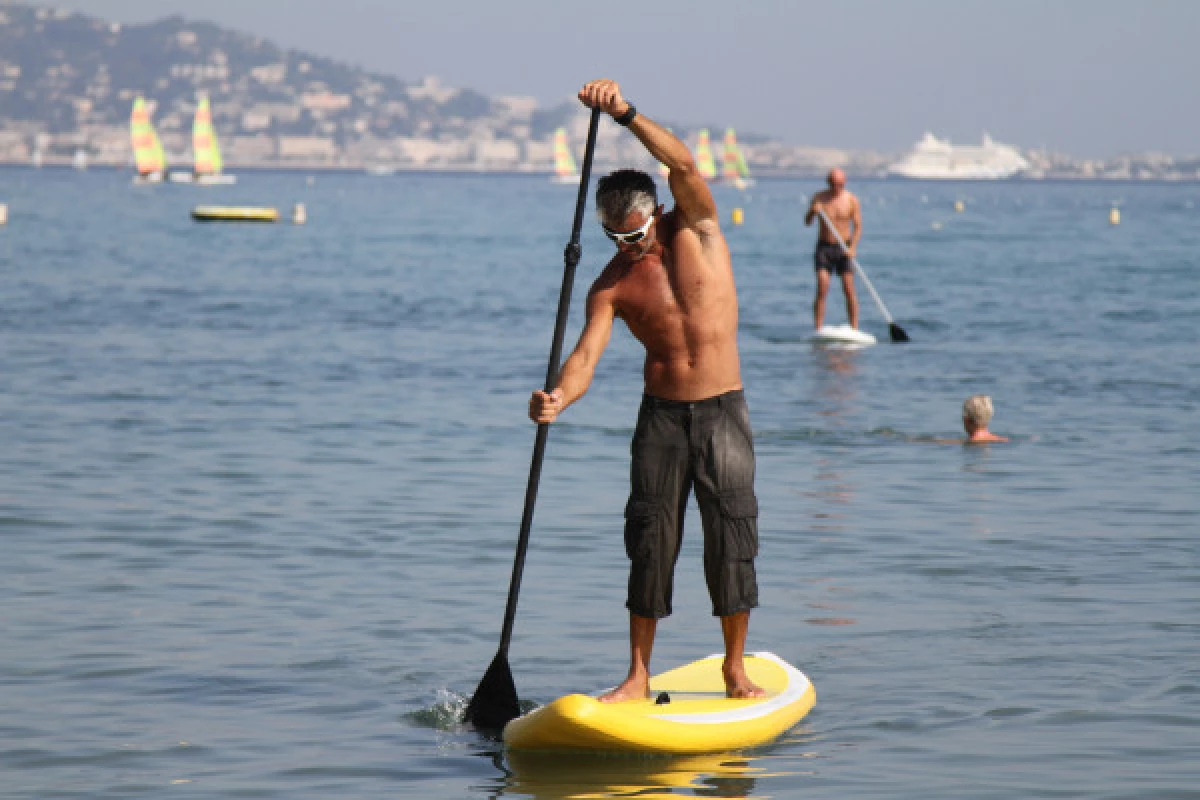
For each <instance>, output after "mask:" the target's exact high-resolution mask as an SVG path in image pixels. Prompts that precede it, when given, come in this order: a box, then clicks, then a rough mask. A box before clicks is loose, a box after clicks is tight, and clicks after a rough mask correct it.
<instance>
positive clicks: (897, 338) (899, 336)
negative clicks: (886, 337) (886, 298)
mask: <svg viewBox="0 0 1200 800" xmlns="http://www.w3.org/2000/svg"><path fill="white" fill-rule="evenodd" d="M817 213H818V214H820V215H821V219H823V220H825V225H826V227H828V228H829V230H831V231H833V235H834V236H836V237H837V240H838V244H840V245H841V246H842V250H843V251H844V252H845V253H846V255H847V256H849V258H850V263H851V264H853V265H854V268H855V269H856V270H858V274H859V275H861V276H862V279H863V283H865V284H866V285H867V288H868V289H870V290H871V297H874V298H875V305H877V306H879V310H880V311H882V312H883V318H884V319H886V320H887V324H888V333H890V334H891V335H892V341H893V342H907V341H909V338H908V334H907V333H905V332H904V328H901V327H900V326H899V325H897V324H896V323H895V322H894V321H893V320H892V315H891V314H889V313H888V310H887V306H885V305H884V304H883V300H881V299H880V298H879V293H878V292H876V291H875V287H874V286H872V285H871V279H870V278H868V277H867V271H866V270H865V269H863V268H862V264H859V263H858V259H857V258H855V257H854V256H852V255H850V248H849V247H847V246H846V240H845V239H843V238H842V234H841V233H839V232H838V229H837V228H835V227H833V223H832V222H830V221H829V217H827V216H825V212H824V211H821V210H819V209H818V210H817Z"/></svg>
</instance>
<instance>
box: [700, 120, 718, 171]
mask: <svg viewBox="0 0 1200 800" xmlns="http://www.w3.org/2000/svg"><path fill="white" fill-rule="evenodd" d="M696 168H697V169H698V170H699V171H700V175H701V177H703V178H704V179H705V180H712V179H713V178H715V177H717V164H716V162H715V161H713V154H712V143H711V142H710V141H709V137H708V128H705V129H704V130H702V131H700V136H699V138H698V139H697V140H696Z"/></svg>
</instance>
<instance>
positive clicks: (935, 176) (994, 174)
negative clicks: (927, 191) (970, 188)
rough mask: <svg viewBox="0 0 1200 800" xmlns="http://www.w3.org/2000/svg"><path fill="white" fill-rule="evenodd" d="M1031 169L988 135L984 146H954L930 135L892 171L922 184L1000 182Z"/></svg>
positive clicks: (1017, 155)
mask: <svg viewBox="0 0 1200 800" xmlns="http://www.w3.org/2000/svg"><path fill="white" fill-rule="evenodd" d="M1027 169H1029V162H1028V161H1026V160H1025V158H1024V157H1023V156H1022V155H1021V153H1020V152H1019V151H1018V150H1017V148H1015V147H1012V146H1011V145H1007V144H999V143H997V142H993V141H992V138H991V137H990V136H988V135H987V134H986V133H985V134H984V135H983V143H982V144H980V145H953V144H950V141H949V140H947V139H939V138H937V137H936V136H934V135H933V134H932V133H926V134H925V136H924V137H923V138H922V139H921V141H919V142H917V145H916V147H914V148H913V149H912V150H911V151H909V153H908V155H906V156H905V157H904V158H903V159H901V160H900V161H898V162H896V163H895V164H892V165H891V166H890V167H888V172H889V173H891V174H892V175H901V176H903V177H905V178H919V179H922V180H960V181H975V180H996V179H999V178H1009V177H1012V176H1013V175H1016V174H1017V173H1018V172H1021V171H1022V170H1027Z"/></svg>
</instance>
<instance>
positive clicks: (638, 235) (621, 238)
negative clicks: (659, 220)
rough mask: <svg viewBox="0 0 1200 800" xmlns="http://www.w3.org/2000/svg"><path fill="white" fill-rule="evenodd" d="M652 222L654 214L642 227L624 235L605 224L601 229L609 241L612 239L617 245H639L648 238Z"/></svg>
mask: <svg viewBox="0 0 1200 800" xmlns="http://www.w3.org/2000/svg"><path fill="white" fill-rule="evenodd" d="M652 222H654V215H653V214H651V215H650V216H649V217H647V218H646V221H645V222H644V223H642V227H640V228H635V229H634V230H631V231H625V232H624V233H621V232H619V231H614V230H613V229H612V228H610V227H608V226H607V225H605V224H603V223H601V225H600V227H601V228H603V229H604V235H605V236H607V237H608V238H609V239H612V240H613V241H614V242H616V243H617V244H637V243H638V242H640V241H641V240H642V239H644V238H646V234H647V233H649V231H650V223H652Z"/></svg>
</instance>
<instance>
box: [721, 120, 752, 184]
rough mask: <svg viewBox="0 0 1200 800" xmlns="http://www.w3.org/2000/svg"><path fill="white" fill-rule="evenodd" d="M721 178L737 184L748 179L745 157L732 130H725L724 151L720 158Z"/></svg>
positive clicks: (748, 173)
mask: <svg viewBox="0 0 1200 800" xmlns="http://www.w3.org/2000/svg"><path fill="white" fill-rule="evenodd" d="M721 177H723V178H724V179H725V180H727V181H729V182H730V183H739V182H742V181H745V179H746V178H749V177H750V169H749V167H747V166H746V156H745V155H744V154H743V153H742V148H740V147H738V143H737V134H736V133H734V132H733V128H726V129H725V150H724V153H723V156H722V166H721Z"/></svg>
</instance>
